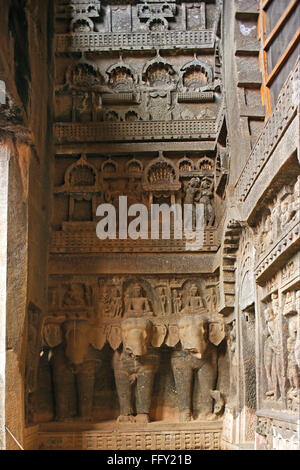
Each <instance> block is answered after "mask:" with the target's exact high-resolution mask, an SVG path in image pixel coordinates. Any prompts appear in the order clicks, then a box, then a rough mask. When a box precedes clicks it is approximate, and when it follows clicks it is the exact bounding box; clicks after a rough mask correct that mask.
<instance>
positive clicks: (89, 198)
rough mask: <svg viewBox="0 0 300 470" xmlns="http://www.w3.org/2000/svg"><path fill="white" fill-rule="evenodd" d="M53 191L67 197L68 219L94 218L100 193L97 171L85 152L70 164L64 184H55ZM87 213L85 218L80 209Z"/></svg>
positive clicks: (82, 219)
mask: <svg viewBox="0 0 300 470" xmlns="http://www.w3.org/2000/svg"><path fill="white" fill-rule="evenodd" d="M54 193H55V194H56V195H57V196H58V195H61V196H63V195H66V196H67V197H68V198H69V204H68V207H69V208H68V221H69V222H72V221H74V222H75V221H78V222H82V221H85V220H86V221H92V220H95V214H96V206H97V198H98V196H99V194H100V193H101V189H100V181H99V172H98V170H97V168H95V166H94V165H93V164H92V163H90V162H89V161H88V159H87V157H86V155H85V154H82V155H81V157H80V158H79V159H78V160H77V161H76V162H75V163H73V164H72V165H70V166H69V167H68V168H67V170H66V172H65V176H64V184H63V185H62V186H57V187H56V188H55V189H54ZM83 209H84V212H87V213H88V216H87V218H86V219H85V216H84V214H83V213H82V210H83Z"/></svg>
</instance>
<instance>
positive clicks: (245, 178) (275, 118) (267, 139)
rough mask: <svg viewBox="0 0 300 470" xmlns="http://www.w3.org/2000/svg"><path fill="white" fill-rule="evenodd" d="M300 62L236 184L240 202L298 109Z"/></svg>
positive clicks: (285, 86) (287, 82)
mask: <svg viewBox="0 0 300 470" xmlns="http://www.w3.org/2000/svg"><path fill="white" fill-rule="evenodd" d="M299 64H300V61H299V60H298V62H297V64H296V66H295V68H294V70H293V71H292V72H291V73H290V75H289V77H288V79H287V81H286V83H285V85H284V87H283V89H282V90H281V93H280V95H279V98H278V101H277V105H276V107H275V109H274V112H273V114H272V115H271V116H270V117H269V119H268V121H267V123H266V125H265V127H264V130H263V132H262V134H261V135H260V137H259V139H258V140H257V142H256V144H255V146H254V147H253V150H252V152H251V154H250V156H249V158H248V160H247V162H246V165H245V166H244V168H243V170H242V172H241V176H240V178H239V180H238V182H237V185H236V195H237V199H238V200H239V201H240V202H243V201H245V200H246V198H247V196H248V194H249V192H250V190H251V188H252V187H253V184H254V182H255V180H256V178H257V176H258V175H259V174H260V173H261V171H262V169H263V167H264V165H265V164H266V162H267V160H268V159H269V158H270V156H271V154H272V152H273V151H274V149H275V147H276V146H277V144H278V142H279V140H280V138H281V136H282V134H283V132H284V131H285V129H286V128H287V127H288V125H289V123H290V121H291V120H292V118H293V116H294V115H295V113H296V111H297V106H298V103H299V89H300V87H299V83H300V77H299Z"/></svg>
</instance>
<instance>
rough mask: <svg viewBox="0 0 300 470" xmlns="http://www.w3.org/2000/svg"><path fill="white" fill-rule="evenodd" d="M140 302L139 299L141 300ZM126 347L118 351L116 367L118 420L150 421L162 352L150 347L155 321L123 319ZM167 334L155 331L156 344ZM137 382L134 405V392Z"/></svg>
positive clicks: (162, 331) (115, 360)
mask: <svg viewBox="0 0 300 470" xmlns="http://www.w3.org/2000/svg"><path fill="white" fill-rule="evenodd" d="M139 303H140V302H139ZM121 330H122V340H123V348H122V351H119V350H117V351H115V354H114V358H113V367H114V373H115V380H116V386H117V392H118V397H119V402H120V416H119V418H118V421H119V422H136V423H141V424H145V423H148V422H149V412H150V407H151V398H152V389H153V382H154V376H155V373H156V371H157V368H158V364H159V353H158V352H157V351H155V350H154V349H153V348H151V340H152V335H153V324H152V322H151V321H150V320H149V319H146V318H127V319H126V320H123V321H122V323H121ZM165 335H166V329H165V328H163V329H162V330H161V331H160V333H159V334H157V332H156V336H155V341H156V345H160V344H161V343H162V342H163V340H164V337H165ZM135 382H136V397H135V409H134V408H133V407H132V400H131V393H132V387H133V384H134V383H135Z"/></svg>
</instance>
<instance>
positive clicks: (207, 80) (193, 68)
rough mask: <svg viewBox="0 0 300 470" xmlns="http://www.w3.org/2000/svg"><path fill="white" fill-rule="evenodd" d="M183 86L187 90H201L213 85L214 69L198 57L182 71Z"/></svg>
mask: <svg viewBox="0 0 300 470" xmlns="http://www.w3.org/2000/svg"><path fill="white" fill-rule="evenodd" d="M180 78H181V85H182V87H184V88H185V89H187V90H201V88H203V87H207V86H211V85H212V83H213V72H212V67H211V66H209V65H207V64H205V63H204V62H203V61H201V60H199V59H198V58H197V57H196V56H195V58H194V59H193V60H192V61H191V62H188V63H187V64H185V65H184V66H183V67H182V68H181V70H180Z"/></svg>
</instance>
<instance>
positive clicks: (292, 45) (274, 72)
mask: <svg viewBox="0 0 300 470" xmlns="http://www.w3.org/2000/svg"><path fill="white" fill-rule="evenodd" d="M299 37H300V27H299V28H298V30H297V31H296V33H295V34H294V36H293V38H292V40H291V42H290V43H289V45H288V47H287V48H286V50H285V51H284V53H283V54H282V56H281V57H280V59H279V60H278V62H277V64H276V65H275V67H274V68H273V70H272V72H271V73H270V74H269V75H268V78H267V81H266V85H267V86H268V87H269V86H270V85H271V83H272V81H273V80H274V78H275V77H276V75H277V74H278V72H279V71H280V69H281V68H282V66H283V65H284V63H285V62H286V61H287V59H288V57H289V56H290V54H291V53H292V52H293V50H294V48H295V47H296V46H297V43H298V41H299Z"/></svg>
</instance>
